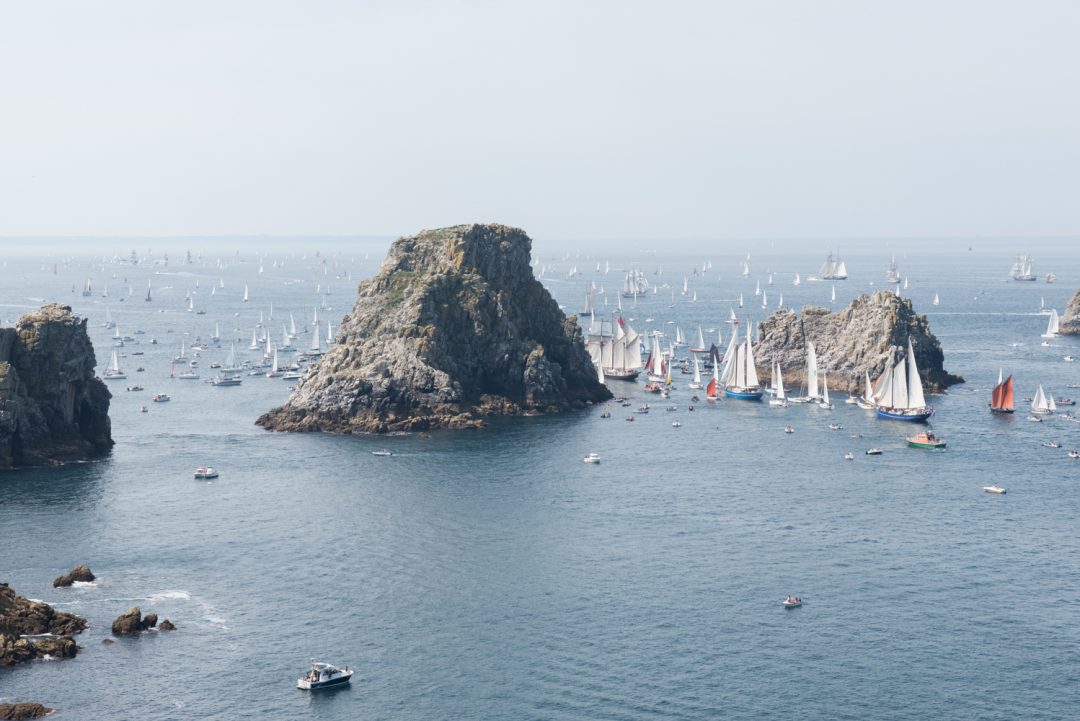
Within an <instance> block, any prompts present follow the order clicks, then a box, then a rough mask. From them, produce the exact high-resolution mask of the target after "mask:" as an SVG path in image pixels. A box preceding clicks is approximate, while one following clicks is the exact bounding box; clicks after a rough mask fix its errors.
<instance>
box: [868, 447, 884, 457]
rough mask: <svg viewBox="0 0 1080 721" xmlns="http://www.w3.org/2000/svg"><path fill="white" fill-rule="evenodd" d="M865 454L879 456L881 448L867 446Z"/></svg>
mask: <svg viewBox="0 0 1080 721" xmlns="http://www.w3.org/2000/svg"><path fill="white" fill-rule="evenodd" d="M866 455H868V456H880V455H881V449H880V448H868V449H867V450H866Z"/></svg>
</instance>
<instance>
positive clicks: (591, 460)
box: [582, 453, 600, 463]
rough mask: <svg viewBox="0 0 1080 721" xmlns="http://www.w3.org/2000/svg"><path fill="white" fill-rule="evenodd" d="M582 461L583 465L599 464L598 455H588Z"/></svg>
mask: <svg viewBox="0 0 1080 721" xmlns="http://www.w3.org/2000/svg"><path fill="white" fill-rule="evenodd" d="M582 460H583V461H585V463H599V462H600V454H599V453H590V454H589V455H587V456H585V458H583V459H582Z"/></svg>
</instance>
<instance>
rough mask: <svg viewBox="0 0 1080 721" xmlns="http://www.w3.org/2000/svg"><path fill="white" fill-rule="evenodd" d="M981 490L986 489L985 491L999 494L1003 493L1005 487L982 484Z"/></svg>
mask: <svg viewBox="0 0 1080 721" xmlns="http://www.w3.org/2000/svg"><path fill="white" fill-rule="evenodd" d="M983 490H984V491H986V492H987V493H997V494H1000V495H1004V494H1005V489H1004V488H1002V487H1001V486H983Z"/></svg>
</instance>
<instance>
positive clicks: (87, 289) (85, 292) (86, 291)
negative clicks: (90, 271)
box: [82, 278, 94, 297]
mask: <svg viewBox="0 0 1080 721" xmlns="http://www.w3.org/2000/svg"><path fill="white" fill-rule="evenodd" d="M82 294H83V295H84V296H87V297H89V296H91V295H93V294H94V288H93V286H92V285H91V284H90V279H89V278H87V279H86V285H85V286H83V292H82Z"/></svg>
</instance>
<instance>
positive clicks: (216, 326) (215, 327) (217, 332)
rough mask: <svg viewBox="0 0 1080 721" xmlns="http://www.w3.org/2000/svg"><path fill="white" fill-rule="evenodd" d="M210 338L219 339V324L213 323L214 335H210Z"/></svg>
mask: <svg viewBox="0 0 1080 721" xmlns="http://www.w3.org/2000/svg"><path fill="white" fill-rule="evenodd" d="M210 338H211V340H221V324H220V323H214V335H212V336H210Z"/></svg>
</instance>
